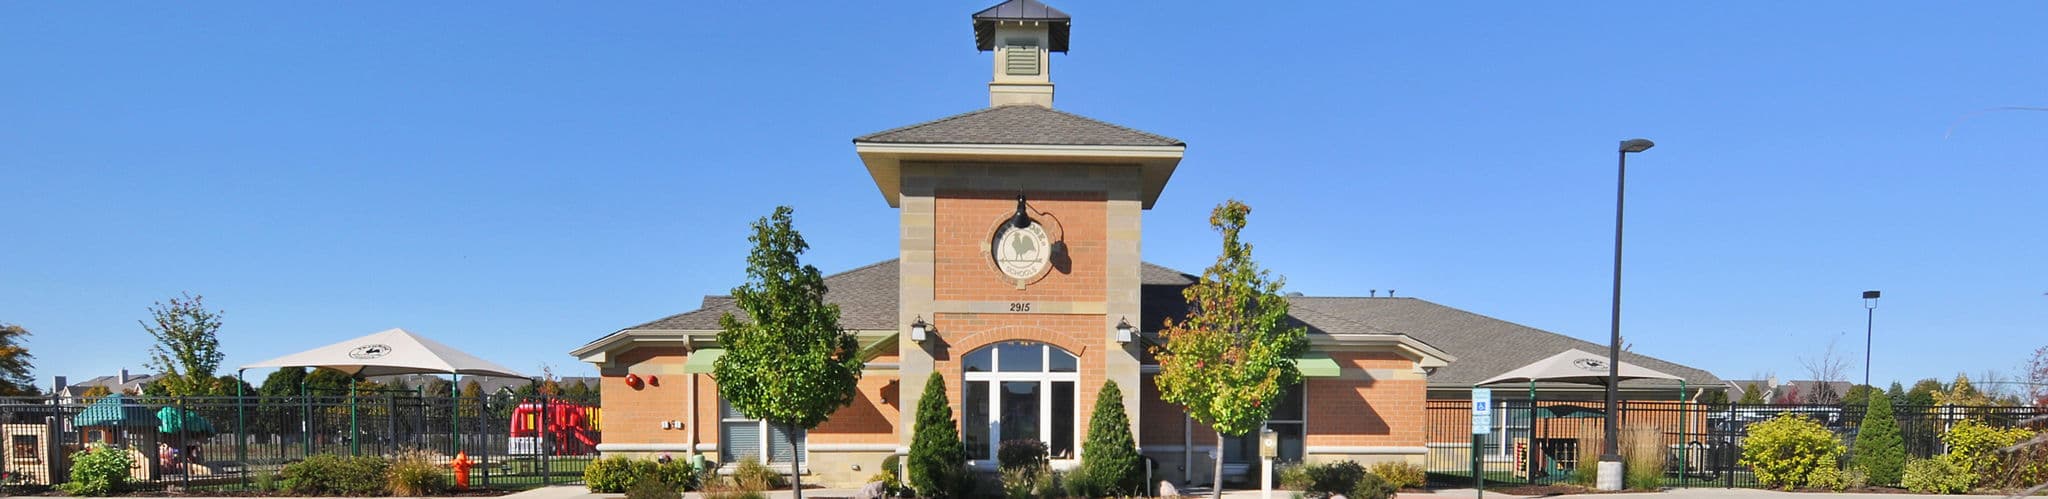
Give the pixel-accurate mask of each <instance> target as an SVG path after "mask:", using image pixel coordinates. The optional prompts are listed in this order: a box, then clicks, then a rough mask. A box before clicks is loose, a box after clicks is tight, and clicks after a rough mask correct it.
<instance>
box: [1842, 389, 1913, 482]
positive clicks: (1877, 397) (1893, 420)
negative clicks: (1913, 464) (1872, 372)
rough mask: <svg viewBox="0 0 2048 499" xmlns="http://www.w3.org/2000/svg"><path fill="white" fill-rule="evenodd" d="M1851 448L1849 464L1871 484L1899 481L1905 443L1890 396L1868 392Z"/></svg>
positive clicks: (1903, 463)
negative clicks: (1868, 395) (1867, 404)
mask: <svg viewBox="0 0 2048 499" xmlns="http://www.w3.org/2000/svg"><path fill="white" fill-rule="evenodd" d="M1873 392H1875V391H1874V390H1873ZM1854 451H1855V456H1853V457H1852V463H1853V464H1854V465H1855V467H1856V469H1860V470H1863V473H1864V475H1865V476H1868V477H1870V478H1869V480H1870V484H1871V485H1879V486H1885V487H1891V486H1896V485H1898V484H1899V474H1900V473H1903V472H1905V469H1906V442H1905V440H1904V439H1903V437H1901V436H1900V435H1899V419H1898V417H1897V416H1894V415H1893V414H1892V399H1891V397H1887V396H1885V394H1884V393H1882V392H1875V393H1871V394H1870V408H1869V410H1867V411H1865V412H1864V413H1863V424H1861V425H1859V426H1857V430H1856V447H1855V448H1854Z"/></svg>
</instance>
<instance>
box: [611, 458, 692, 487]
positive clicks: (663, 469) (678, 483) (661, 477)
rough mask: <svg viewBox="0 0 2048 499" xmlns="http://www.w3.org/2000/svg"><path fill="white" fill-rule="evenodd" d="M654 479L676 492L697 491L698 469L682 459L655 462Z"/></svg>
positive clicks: (666, 459)
mask: <svg viewBox="0 0 2048 499" xmlns="http://www.w3.org/2000/svg"><path fill="white" fill-rule="evenodd" d="M654 477H655V479H656V480H658V481H660V482H661V483H663V484H667V485H668V486H669V487H671V488H674V489H676V490H697V469H696V468H695V467H693V466H690V463H687V462H683V461H682V460H680V459H668V458H666V457H664V458H663V459H660V460H655V461H654ZM627 490H632V489H627Z"/></svg>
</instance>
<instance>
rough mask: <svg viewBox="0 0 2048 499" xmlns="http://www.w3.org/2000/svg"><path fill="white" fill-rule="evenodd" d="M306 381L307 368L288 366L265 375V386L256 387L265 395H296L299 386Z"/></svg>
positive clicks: (258, 391)
mask: <svg viewBox="0 0 2048 499" xmlns="http://www.w3.org/2000/svg"><path fill="white" fill-rule="evenodd" d="M305 383H306V368H303V367H287V368H283V369H278V370H276V371H272V372H271V373H270V375H269V376H265V377H263V386H262V387H259V388H257V389H256V391H257V393H261V394H263V396H265V397H295V396H298V395H299V387H300V385H303V384H305Z"/></svg>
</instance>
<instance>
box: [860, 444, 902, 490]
mask: <svg viewBox="0 0 2048 499" xmlns="http://www.w3.org/2000/svg"><path fill="white" fill-rule="evenodd" d="M901 464H902V461H901V460H899V459H897V458H896V455H894V454H891V455H889V457H886V458H882V469H881V471H878V472H876V473H875V476H873V477H869V478H868V483H880V484H882V491H883V493H884V494H885V495H889V496H897V495H901V494H902V493H903V477H901V476H897V474H896V468H897V467H898V466H900V465H901Z"/></svg>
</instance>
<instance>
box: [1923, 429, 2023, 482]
mask: <svg viewBox="0 0 2048 499" xmlns="http://www.w3.org/2000/svg"><path fill="white" fill-rule="evenodd" d="M2032 436H2033V432H2030V431H2027V430H2026V429H2024V428H1999V427H1996V426H1991V425H1987V424H1984V423H1982V422H1979V421H1977V420H1975V419H1965V420H1962V421H1957V422H1956V424H1955V426H1950V427H1949V429H1948V432H1947V433H1943V434H1941V442H1942V443H1945V444H1948V454H1947V457H1948V459H1949V463H1950V464H1954V465H1955V466H1956V467H1957V468H1960V469H1961V470H1962V471H1963V473H1966V474H1969V475H1970V478H1971V485H1975V484H1976V483H1975V481H1976V478H1977V475H1978V474H1980V473H1982V472H1984V471H1990V470H1991V467H1992V465H1994V464H1996V462H1997V461H1998V449H2001V448H2005V447H2009V446H2012V445H2013V444H2017V443H2020V441H2022V440H2026V439H2027V438H2029V437H2032Z"/></svg>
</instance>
